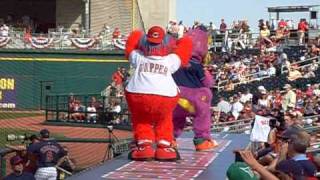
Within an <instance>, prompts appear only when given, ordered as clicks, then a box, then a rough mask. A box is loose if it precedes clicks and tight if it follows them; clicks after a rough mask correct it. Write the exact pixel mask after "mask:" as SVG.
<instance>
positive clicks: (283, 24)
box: [278, 21, 287, 27]
mask: <svg viewBox="0 0 320 180" xmlns="http://www.w3.org/2000/svg"><path fill="white" fill-rule="evenodd" d="M278 26H279V27H287V23H286V22H285V21H280V22H279V24H278Z"/></svg>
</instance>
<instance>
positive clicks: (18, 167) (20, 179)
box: [4, 156, 35, 180]
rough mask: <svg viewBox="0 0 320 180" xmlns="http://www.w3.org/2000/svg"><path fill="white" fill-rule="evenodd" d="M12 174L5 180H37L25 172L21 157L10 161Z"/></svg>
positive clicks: (15, 157) (14, 157)
mask: <svg viewBox="0 0 320 180" xmlns="http://www.w3.org/2000/svg"><path fill="white" fill-rule="evenodd" d="M10 165H11V168H12V171H13V172H12V173H11V174H9V175H8V176H6V177H5V178H4V180H35V178H34V176H33V174H31V173H28V172H24V167H23V159H22V158H21V157H20V156H13V157H12V158H11V159H10Z"/></svg>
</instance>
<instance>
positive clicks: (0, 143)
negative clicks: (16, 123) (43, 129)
mask: <svg viewBox="0 0 320 180" xmlns="http://www.w3.org/2000/svg"><path fill="white" fill-rule="evenodd" d="M8 134H14V135H17V136H22V135H23V136H24V135H27V136H31V135H32V134H36V135H38V136H39V132H36V131H30V130H27V129H13V128H0V148H3V147H5V145H6V144H10V145H17V144H28V143H29V141H23V140H15V141H7V136H8ZM51 137H53V138H59V139H61V138H65V136H64V135H63V134H52V135H51Z"/></svg>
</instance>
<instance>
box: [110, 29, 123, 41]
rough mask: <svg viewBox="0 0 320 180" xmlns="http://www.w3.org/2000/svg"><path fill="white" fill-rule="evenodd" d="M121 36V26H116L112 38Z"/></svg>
mask: <svg viewBox="0 0 320 180" xmlns="http://www.w3.org/2000/svg"><path fill="white" fill-rule="evenodd" d="M120 37H121V32H120V29H119V28H115V29H114V31H113V33H112V38H113V39H118V38H120Z"/></svg>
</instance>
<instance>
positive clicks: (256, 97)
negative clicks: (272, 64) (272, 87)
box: [252, 86, 267, 104]
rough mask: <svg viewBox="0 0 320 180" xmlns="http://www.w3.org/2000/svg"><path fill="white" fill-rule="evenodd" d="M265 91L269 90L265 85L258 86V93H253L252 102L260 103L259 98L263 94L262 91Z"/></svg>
mask: <svg viewBox="0 0 320 180" xmlns="http://www.w3.org/2000/svg"><path fill="white" fill-rule="evenodd" d="M263 91H267V90H266V88H264V86H259V87H258V93H256V94H255V95H253V97H252V104H258V100H259V99H260V97H261V96H262V92H263Z"/></svg>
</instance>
